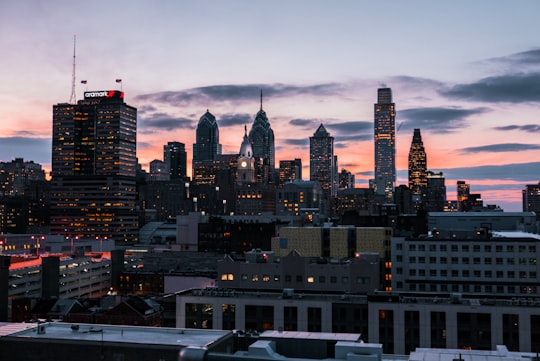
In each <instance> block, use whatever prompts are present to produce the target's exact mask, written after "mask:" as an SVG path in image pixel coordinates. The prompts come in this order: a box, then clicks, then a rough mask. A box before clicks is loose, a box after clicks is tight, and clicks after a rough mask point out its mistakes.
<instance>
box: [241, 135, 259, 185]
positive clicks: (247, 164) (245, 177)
mask: <svg viewBox="0 0 540 361" xmlns="http://www.w3.org/2000/svg"><path fill="white" fill-rule="evenodd" d="M244 129H245V134H244V140H243V141H242V145H241V146H240V154H239V155H238V185H245V184H251V183H255V160H254V159H253V148H252V146H251V141H250V140H249V137H248V135H247V128H244Z"/></svg>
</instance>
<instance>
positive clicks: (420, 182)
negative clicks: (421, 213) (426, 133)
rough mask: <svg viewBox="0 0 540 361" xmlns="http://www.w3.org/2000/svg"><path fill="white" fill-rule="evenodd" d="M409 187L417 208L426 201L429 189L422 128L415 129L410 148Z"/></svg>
mask: <svg viewBox="0 0 540 361" xmlns="http://www.w3.org/2000/svg"><path fill="white" fill-rule="evenodd" d="M409 189H410V191H411V197H412V202H413V205H414V207H415V208H417V209H418V208H419V207H420V206H421V205H422V202H423V201H424V198H425V196H426V190H427V156H426V150H425V149H424V143H423V142H422V135H421V134H420V129H415V130H414V134H413V139H412V142H411V148H410V150H409Z"/></svg>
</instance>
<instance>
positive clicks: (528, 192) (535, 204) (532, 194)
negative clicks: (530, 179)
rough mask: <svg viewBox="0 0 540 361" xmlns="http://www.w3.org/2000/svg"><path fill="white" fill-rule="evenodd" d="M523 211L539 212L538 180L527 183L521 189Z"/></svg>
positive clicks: (539, 184)
mask: <svg viewBox="0 0 540 361" xmlns="http://www.w3.org/2000/svg"><path fill="white" fill-rule="evenodd" d="M522 196H523V212H536V214H540V182H539V183H538V184H527V185H526V186H525V188H524V189H523V191H522Z"/></svg>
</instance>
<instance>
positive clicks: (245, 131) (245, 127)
mask: <svg viewBox="0 0 540 361" xmlns="http://www.w3.org/2000/svg"><path fill="white" fill-rule="evenodd" d="M244 136H245V137H247V125H245V124H244Z"/></svg>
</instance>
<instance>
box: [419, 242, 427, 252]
mask: <svg viewBox="0 0 540 361" xmlns="http://www.w3.org/2000/svg"><path fill="white" fill-rule="evenodd" d="M418 250H419V251H420V252H425V251H426V245H425V244H420V245H418Z"/></svg>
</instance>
